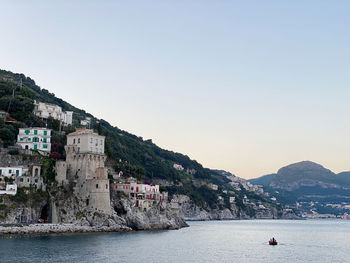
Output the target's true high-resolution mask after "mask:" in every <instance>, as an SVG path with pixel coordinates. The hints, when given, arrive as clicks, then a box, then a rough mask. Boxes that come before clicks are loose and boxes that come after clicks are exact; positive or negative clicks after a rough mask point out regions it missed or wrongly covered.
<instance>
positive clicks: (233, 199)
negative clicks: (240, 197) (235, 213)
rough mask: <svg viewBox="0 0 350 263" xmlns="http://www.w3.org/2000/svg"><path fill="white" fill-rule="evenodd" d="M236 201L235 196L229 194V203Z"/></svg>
mask: <svg viewBox="0 0 350 263" xmlns="http://www.w3.org/2000/svg"><path fill="white" fill-rule="evenodd" d="M235 201H236V197H234V196H230V204H232V203H234V202H235Z"/></svg>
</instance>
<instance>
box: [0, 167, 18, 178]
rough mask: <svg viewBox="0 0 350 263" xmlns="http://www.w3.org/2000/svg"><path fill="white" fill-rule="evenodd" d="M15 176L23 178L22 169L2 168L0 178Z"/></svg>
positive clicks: (0, 168)
mask: <svg viewBox="0 0 350 263" xmlns="http://www.w3.org/2000/svg"><path fill="white" fill-rule="evenodd" d="M13 175H16V176H22V175H23V168H22V167H0V176H4V177H11V176H13Z"/></svg>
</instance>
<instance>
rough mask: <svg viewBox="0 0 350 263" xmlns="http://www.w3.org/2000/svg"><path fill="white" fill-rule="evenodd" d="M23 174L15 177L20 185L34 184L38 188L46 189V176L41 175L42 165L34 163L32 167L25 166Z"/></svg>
mask: <svg viewBox="0 0 350 263" xmlns="http://www.w3.org/2000/svg"><path fill="white" fill-rule="evenodd" d="M23 171H24V172H23V174H22V175H21V176H16V177H15V182H16V184H17V186H18V187H31V186H34V187H36V188H37V189H41V190H43V191H45V189H46V185H45V183H44V178H43V177H42V176H41V166H40V165H32V166H31V167H28V168H24V169H23Z"/></svg>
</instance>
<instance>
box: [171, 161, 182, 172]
mask: <svg viewBox="0 0 350 263" xmlns="http://www.w3.org/2000/svg"><path fill="white" fill-rule="evenodd" d="M173 167H174V168H175V169H176V170H178V171H183V170H184V168H183V167H182V165H181V164H177V163H174V165H173Z"/></svg>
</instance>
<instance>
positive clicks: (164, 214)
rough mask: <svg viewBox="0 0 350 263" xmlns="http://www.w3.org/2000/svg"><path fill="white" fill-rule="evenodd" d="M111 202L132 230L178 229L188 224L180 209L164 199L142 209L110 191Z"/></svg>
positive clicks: (119, 194)
mask: <svg viewBox="0 0 350 263" xmlns="http://www.w3.org/2000/svg"><path fill="white" fill-rule="evenodd" d="M111 202H112V207H113V209H114V211H115V212H116V213H117V214H118V215H119V216H120V217H121V218H123V219H124V220H125V222H126V225H127V226H128V227H130V228H132V229H133V230H154V229H179V228H182V227H186V226H188V225H187V224H186V222H185V219H184V217H183V214H182V213H181V211H180V210H179V209H177V208H174V207H172V206H171V204H170V203H168V202H166V201H161V202H158V203H156V204H154V205H153V206H152V207H151V208H149V209H147V210H143V211H142V210H140V208H138V207H135V206H134V204H133V203H132V201H131V200H129V199H128V198H125V197H123V195H122V194H121V193H117V192H112V195H111Z"/></svg>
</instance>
